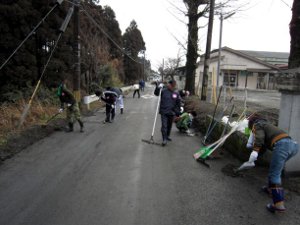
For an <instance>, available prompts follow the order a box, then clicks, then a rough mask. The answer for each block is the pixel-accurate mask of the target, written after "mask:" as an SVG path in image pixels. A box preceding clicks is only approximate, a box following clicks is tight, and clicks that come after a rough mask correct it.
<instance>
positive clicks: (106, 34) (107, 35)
mask: <svg viewBox="0 0 300 225" xmlns="http://www.w3.org/2000/svg"><path fill="white" fill-rule="evenodd" d="M81 8H82V11H83V12H84V14H85V15H86V16H87V17H88V18H89V19H90V20H91V21H92V22H93V23H94V25H95V26H96V27H97V28H98V29H99V30H100V31H101V32H102V33H103V34H104V35H105V36H106V37H107V38H108V39H109V40H110V41H111V42H112V43H113V44H114V45H115V46H116V47H117V48H118V49H119V50H120V51H121V52H122V53H123V54H124V55H126V56H127V57H128V58H129V59H131V60H132V61H134V62H136V63H139V64H142V63H141V62H138V61H137V60H135V59H134V58H132V57H131V56H130V55H128V54H127V53H126V52H125V51H124V49H123V48H122V47H121V46H120V45H118V43H116V42H115V41H114V40H113V39H112V38H111V37H110V35H109V34H108V33H106V32H105V31H104V30H103V29H102V27H101V26H100V25H99V24H98V23H97V21H95V19H94V18H93V17H92V16H91V15H90V14H89V13H88V12H87V11H86V10H85V9H84V7H83V6H81Z"/></svg>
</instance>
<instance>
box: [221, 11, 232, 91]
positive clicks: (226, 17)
mask: <svg viewBox="0 0 300 225" xmlns="http://www.w3.org/2000/svg"><path fill="white" fill-rule="evenodd" d="M234 14H235V12H233V13H231V14H229V15H228V16H225V17H223V13H222V12H221V15H220V37H219V53H218V67H217V68H218V72H217V91H218V90H219V77H220V74H221V51H222V37H223V21H224V20H226V19H228V18H229V17H231V16H233V15H234Z"/></svg>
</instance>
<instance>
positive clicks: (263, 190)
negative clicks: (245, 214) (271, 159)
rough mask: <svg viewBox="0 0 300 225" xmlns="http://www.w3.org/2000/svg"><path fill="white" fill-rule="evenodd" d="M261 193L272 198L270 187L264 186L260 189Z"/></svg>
mask: <svg viewBox="0 0 300 225" xmlns="http://www.w3.org/2000/svg"><path fill="white" fill-rule="evenodd" d="M261 191H262V192H264V193H266V194H267V195H269V196H270V197H272V191H271V188H270V185H264V186H262V187H261Z"/></svg>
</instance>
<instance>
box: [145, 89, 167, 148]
mask: <svg viewBox="0 0 300 225" xmlns="http://www.w3.org/2000/svg"><path fill="white" fill-rule="evenodd" d="M161 91H162V88H161V89H160V90H159V96H158V101H157V106H156V112H155V117H154V123H153V127H152V133H151V137H150V139H149V140H147V139H142V142H145V143H147V144H154V145H161V144H160V143H157V142H155V141H154V132H155V125H156V120H157V114H158V109H159V104H160V100H161Z"/></svg>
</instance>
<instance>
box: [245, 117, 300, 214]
mask: <svg viewBox="0 0 300 225" xmlns="http://www.w3.org/2000/svg"><path fill="white" fill-rule="evenodd" d="M248 127H249V128H250V129H251V130H252V134H253V136H252V137H251V136H250V138H249V141H248V142H249V143H248V147H250V145H252V147H253V150H252V152H251V155H250V157H249V161H248V162H250V163H253V164H254V162H255V161H256V160H257V157H258V153H260V152H262V151H263V149H266V148H267V149H270V150H271V151H272V158H271V163H270V167H269V174H268V185H267V186H264V187H262V190H263V191H264V192H266V193H267V194H269V195H271V196H272V198H273V203H270V204H268V205H267V209H268V210H269V211H270V212H272V213H274V212H284V211H285V206H284V190H283V187H282V184H281V174H282V170H283V169H284V166H285V163H286V162H287V161H288V160H290V159H291V158H292V157H294V156H295V155H296V154H297V152H298V150H299V145H298V144H297V142H295V141H294V140H293V139H292V138H291V137H290V136H289V135H288V134H287V133H285V132H284V131H282V130H280V129H279V128H278V127H275V126H273V125H271V124H270V123H268V122H267V121H266V120H264V119H263V118H262V117H260V116H259V115H257V114H254V115H252V116H251V117H250V118H249V123H248ZM251 138H253V140H251Z"/></svg>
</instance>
